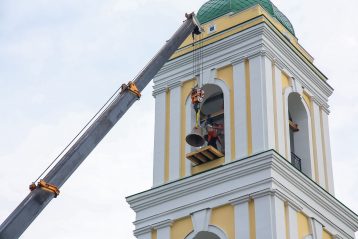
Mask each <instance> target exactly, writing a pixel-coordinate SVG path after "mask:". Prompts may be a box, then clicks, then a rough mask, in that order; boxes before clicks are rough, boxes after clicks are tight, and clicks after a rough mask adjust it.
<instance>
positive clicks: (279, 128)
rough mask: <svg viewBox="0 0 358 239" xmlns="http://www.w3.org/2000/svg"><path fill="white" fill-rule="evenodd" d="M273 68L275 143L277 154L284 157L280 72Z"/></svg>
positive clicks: (283, 123)
mask: <svg viewBox="0 0 358 239" xmlns="http://www.w3.org/2000/svg"><path fill="white" fill-rule="evenodd" d="M274 67H275V86H276V108H277V137H278V139H277V142H278V152H279V153H280V154H281V155H283V156H286V147H285V131H284V127H286V126H285V122H284V117H283V114H284V112H283V99H282V72H281V70H280V69H279V68H278V67H277V65H275V66H274Z"/></svg>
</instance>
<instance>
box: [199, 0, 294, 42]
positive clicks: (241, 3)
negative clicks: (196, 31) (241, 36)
mask: <svg viewBox="0 0 358 239" xmlns="http://www.w3.org/2000/svg"><path fill="white" fill-rule="evenodd" d="M257 4H260V5H261V7H263V8H264V9H265V10H266V11H267V12H268V13H269V14H270V15H271V16H272V17H274V18H276V19H277V20H278V21H279V22H280V23H281V24H282V25H284V26H285V27H286V29H287V30H288V31H289V32H291V33H292V34H293V35H295V30H294V29H293V26H292V24H291V22H290V21H289V20H288V18H287V17H286V16H285V15H284V14H283V13H282V12H280V10H279V9H278V8H277V7H276V6H275V5H274V4H273V3H272V2H271V1H270V0H210V1H208V2H206V3H205V4H204V5H203V6H202V7H201V8H200V9H199V11H198V14H197V16H198V19H199V21H200V22H201V23H202V24H204V23H207V22H210V21H212V20H214V19H215V18H218V17H221V16H224V15H226V14H228V13H230V12H233V13H236V12H241V11H243V10H245V9H247V8H250V7H252V6H255V5H257Z"/></svg>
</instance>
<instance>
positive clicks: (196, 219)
mask: <svg viewBox="0 0 358 239" xmlns="http://www.w3.org/2000/svg"><path fill="white" fill-rule="evenodd" d="M210 218H211V209H210V208H206V209H203V210H200V211H197V212H194V213H192V214H191V221H192V223H193V228H194V233H199V232H201V231H207V230H208V229H209V222H210Z"/></svg>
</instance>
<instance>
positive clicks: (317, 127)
mask: <svg viewBox="0 0 358 239" xmlns="http://www.w3.org/2000/svg"><path fill="white" fill-rule="evenodd" d="M312 107H313V117H314V122H313V130H314V131H315V135H316V142H313V143H314V144H315V146H316V160H317V167H318V170H317V171H318V177H319V182H318V183H319V185H321V186H322V187H323V188H324V187H325V185H326V179H325V170H324V161H323V147H322V137H321V120H320V119H321V118H320V117H321V115H320V109H319V105H318V104H317V102H316V101H315V100H313V102H312Z"/></svg>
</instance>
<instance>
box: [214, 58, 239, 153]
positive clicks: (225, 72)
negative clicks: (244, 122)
mask: <svg viewBox="0 0 358 239" xmlns="http://www.w3.org/2000/svg"><path fill="white" fill-rule="evenodd" d="M217 77H218V78H219V79H220V80H223V81H225V83H226V85H227V86H228V87H229V91H230V125H225V128H226V127H230V133H231V142H230V143H231V159H235V121H234V120H235V118H234V117H235V114H234V79H233V78H234V73H233V67H232V65H230V66H226V67H223V68H221V69H218V71H217ZM225 117H228V116H227V115H225Z"/></svg>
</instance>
